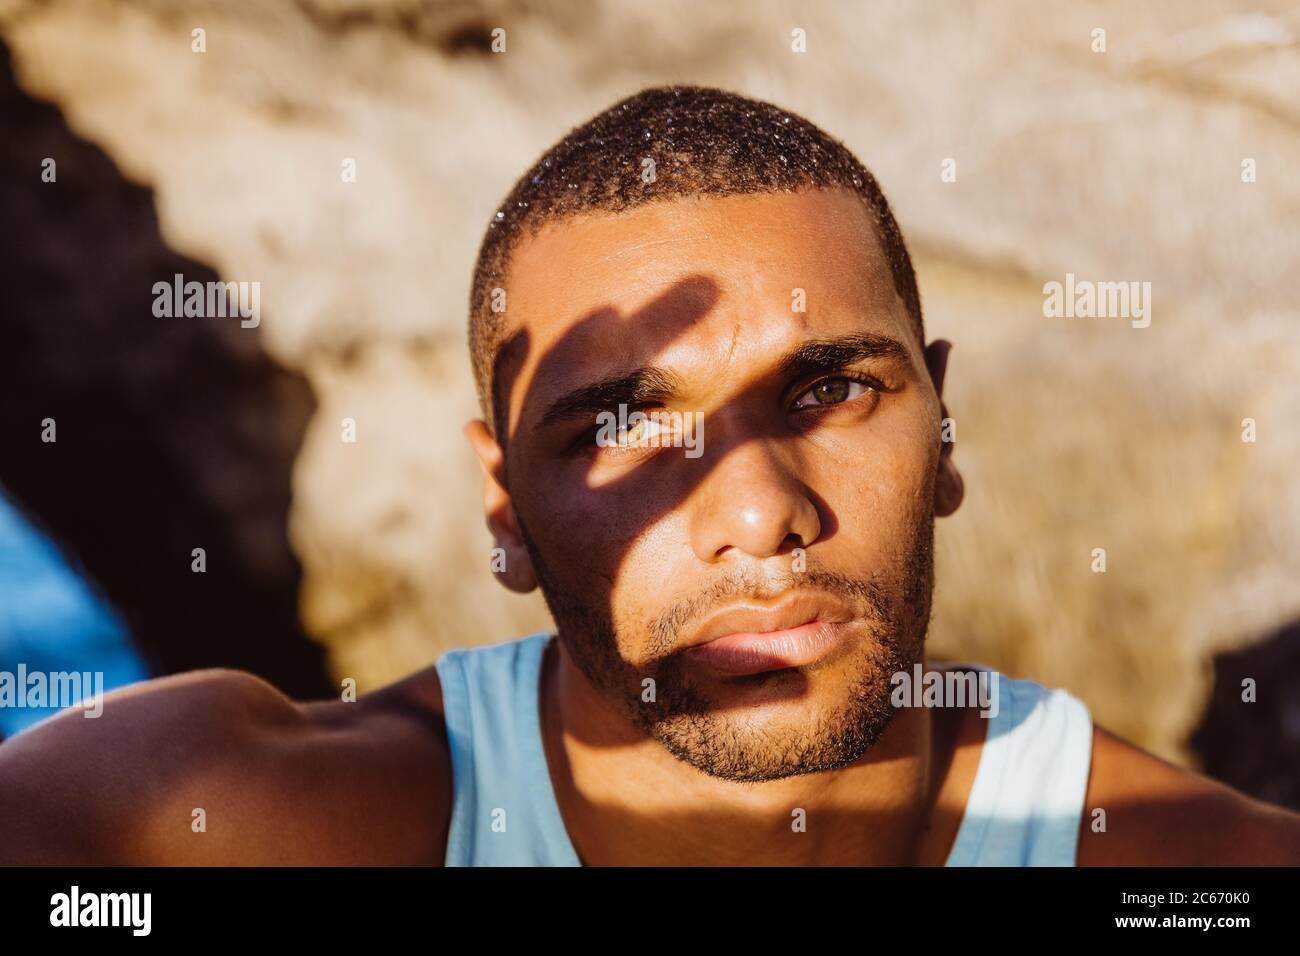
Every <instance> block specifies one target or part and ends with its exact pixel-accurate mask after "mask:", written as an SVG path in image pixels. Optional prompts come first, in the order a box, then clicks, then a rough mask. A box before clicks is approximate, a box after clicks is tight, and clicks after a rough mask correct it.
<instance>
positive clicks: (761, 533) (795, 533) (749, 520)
mask: <svg viewBox="0 0 1300 956" xmlns="http://www.w3.org/2000/svg"><path fill="white" fill-rule="evenodd" d="M701 490H702V494H700V495H698V496H697V499H696V500H697V506H696V508H695V510H694V512H693V514H692V515H691V547H692V549H693V550H694V551H695V554H696V556H697V557H698V558H699V559H700V560H701V561H707V562H710V563H712V562H714V561H718V560H720V559H721V558H722V557H723V556H724V555H725V554H727V553H728V552H729V551H730V550H732V549H735V550H737V551H740V552H743V553H744V554H747V555H749V556H751V557H754V558H770V557H772V556H773V555H775V554H780V553H781V552H782V550H783V548H785V546H786V545H787V539H791V538H793V539H795V540H793V541H790V542H789V547H790V548H800V547H803V548H806V547H808V546H809V545H811V544H812V543H813V542H814V541H816V540H817V538H818V537H819V536H820V535H821V519H820V518H819V517H818V514H817V506H816V504H815V503H814V500H813V496H812V495H811V493H810V491H809V489H808V487H807V486H806V485H805V484H804V483H803V482H802V481H801V480H800V478H799V473H798V468H797V463H796V462H792V461H790V460H789V455H788V452H786V451H784V450H783V449H782V448H780V447H779V445H778V444H777V443H776V442H774V441H771V440H767V441H764V440H758V439H751V440H750V441H747V442H744V443H742V444H739V445H737V446H736V447H733V448H730V449H728V450H727V451H726V452H725V453H724V454H723V458H722V460H721V461H720V462H718V463H717V464H716V465H715V466H714V468H713V470H712V472H711V473H710V474H709V476H708V478H706V479H705V485H704V487H703V488H702V489H701Z"/></svg>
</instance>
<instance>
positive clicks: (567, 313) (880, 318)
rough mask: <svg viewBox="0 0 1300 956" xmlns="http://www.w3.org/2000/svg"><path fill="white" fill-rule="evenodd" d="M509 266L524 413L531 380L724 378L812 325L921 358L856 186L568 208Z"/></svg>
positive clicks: (820, 333)
mask: <svg viewBox="0 0 1300 956" xmlns="http://www.w3.org/2000/svg"><path fill="white" fill-rule="evenodd" d="M507 279H508V293H509V306H508V315H509V317H510V319H509V321H510V331H511V332H512V333H514V332H518V331H523V332H524V333H525V335H524V336H522V337H521V338H522V339H523V340H524V341H526V343H527V346H526V350H525V353H524V354H522V355H520V356H516V357H515V360H514V361H512V362H510V363H509V365H510V368H509V370H508V371H507V369H506V368H505V367H503V369H502V374H503V375H506V376H508V379H507V380H506V381H503V382H502V386H503V389H502V396H503V397H505V396H506V395H508V396H509V399H508V402H507V404H508V409H509V416H508V417H509V421H510V422H511V425H512V427H513V424H514V422H515V421H516V418H517V415H518V413H519V411H520V407H521V405H522V396H523V395H524V393H525V392H526V391H530V392H531V393H530V396H529V398H530V400H529V404H530V406H531V405H532V404H533V402H532V399H533V398H534V397H537V398H544V396H545V395H549V394H553V393H554V394H558V393H560V392H563V391H565V390H566V389H568V388H572V387H573V386H574V385H579V384H583V383H585V382H586V381H589V380H594V379H597V378H600V377H602V376H606V375H610V374H614V373H616V372H618V371H619V370H620V369H623V370H631V369H633V368H637V367H639V366H643V365H650V364H654V365H659V366H663V367H667V368H672V369H673V370H674V371H676V372H678V373H679V374H680V376H681V378H682V379H683V381H686V382H691V381H692V380H693V377H694V378H698V377H699V376H704V377H705V378H706V379H713V380H716V379H717V378H718V376H719V375H720V374H723V373H740V372H743V370H744V369H745V367H746V366H747V365H754V364H756V363H761V361H762V359H763V358H764V357H765V356H766V357H767V358H768V359H772V358H773V357H774V356H775V355H777V354H779V353H780V352H782V351H784V350H785V349H787V348H789V347H792V346H794V345H797V344H799V343H800V342H803V341H807V340H808V339H811V338H821V337H826V336H832V335H837V334H844V333H847V332H861V331H871V332H877V333H879V334H883V335H889V336H891V337H893V338H897V339H899V340H900V341H903V342H904V343H906V344H907V345H908V347H909V350H911V351H913V352H914V353H915V355H914V358H915V359H916V360H919V358H920V348H919V343H916V342H915V341H914V339H915V337H914V335H913V334H912V333H911V332H910V327H911V326H910V319H909V317H908V315H907V310H906V307H905V306H904V305H903V303H902V300H901V299H900V298H899V297H898V295H897V293H896V291H895V289H894V283H893V276H892V273H891V271H890V268H889V264H888V262H887V260H886V258H885V255H884V252H883V250H882V248H881V244H880V241H879V239H878V238H877V234H876V230H875V228H874V226H873V225H872V223H871V220H870V218H869V216H868V214H867V211H866V209H865V208H864V206H863V205H862V202H861V201H860V200H859V199H858V197H857V196H856V195H855V194H854V193H852V192H850V191H848V190H843V189H831V190H822V189H816V190H806V191H802V192H797V193H760V194H754V195H744V196H726V197H690V198H683V199H674V200H670V201H665V202H659V203H652V204H650V205H646V206H641V207H638V208H635V209H632V210H630V211H627V212H622V213H617V214H611V213H605V214H591V215H584V216H581V217H574V218H568V219H563V220H560V221H558V222H555V223H550V224H548V225H547V226H545V227H544V228H543V229H542V230H541V231H540V232H538V233H537V234H536V235H533V236H528V237H526V238H524V239H523V240H522V241H521V242H520V243H519V245H518V246H517V247H516V249H515V250H514V252H513V254H512V256H511V263H510V269H509V274H508V277H507ZM801 300H802V301H801ZM800 305H801V306H802V307H803V311H800V310H799V309H798V308H796V306H800ZM505 365H506V363H503V366H505ZM539 372H540V374H539ZM534 379H536V381H535V382H534ZM507 389H508V391H507Z"/></svg>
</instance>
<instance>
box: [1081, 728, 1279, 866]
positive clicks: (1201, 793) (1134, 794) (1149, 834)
mask: <svg viewBox="0 0 1300 956" xmlns="http://www.w3.org/2000/svg"><path fill="white" fill-rule="evenodd" d="M1098 811H1103V813H1098ZM1078 863H1079V865H1080V866H1296V865H1300V815H1297V814H1295V813H1292V812H1290V811H1288V810H1284V809H1281V808H1279V807H1274V806H1272V805H1270V804H1266V803H1263V802H1261V801H1259V800H1255V799H1253V798H1251V797H1248V796H1246V795H1244V794H1242V793H1239V792H1238V791H1236V790H1233V789H1231V788H1230V787H1227V786H1225V785H1223V784H1221V783H1219V782H1217V781H1214V780H1211V779H1209V778H1208V777H1205V776H1203V775H1201V774H1199V773H1195V772H1193V771H1190V770H1185V769H1183V768H1180V767H1175V766H1174V765H1172V764H1170V763H1167V762H1166V761H1164V760H1161V759H1160V758H1159V757H1156V756H1154V755H1153V754H1150V753H1148V752H1146V751H1144V750H1142V749H1141V748H1139V747H1136V746H1134V745H1133V744H1131V743H1129V742H1128V741H1126V740H1124V739H1123V738H1121V737H1119V736H1117V735H1115V734H1112V733H1111V732H1110V731H1107V730H1105V729H1104V728H1102V727H1095V728H1094V730H1093V748H1092V768H1091V771H1090V773H1089V777H1088V791H1087V798H1086V800H1085V804H1084V812H1083V819H1082V821H1081V825H1080V829H1079V849H1078Z"/></svg>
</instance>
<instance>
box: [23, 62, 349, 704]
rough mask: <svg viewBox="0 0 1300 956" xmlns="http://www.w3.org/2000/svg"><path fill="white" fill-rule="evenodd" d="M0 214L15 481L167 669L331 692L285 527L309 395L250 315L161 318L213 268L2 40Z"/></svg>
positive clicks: (307, 693) (307, 692)
mask: <svg viewBox="0 0 1300 956" xmlns="http://www.w3.org/2000/svg"><path fill="white" fill-rule="evenodd" d="M46 157H49V158H52V159H54V160H55V162H56V163H57V181H56V182H54V183H46V182H42V179H41V171H42V161H43V160H44V159H45V158H46ZM0 209H2V210H3V211H4V212H3V220H2V222H3V226H2V232H0V235H2V236H3V239H2V240H0V242H2V243H3V246H2V248H3V255H2V256H0V301H3V314H2V315H0V484H2V485H4V486H5V487H6V488H7V489H8V490H9V491H10V492H11V494H12V495H13V496H14V497H15V498H16V499H17V500H18V502H19V503H20V504H21V505H22V506H23V508H24V509H25V510H26V511H28V512H29V513H30V514H31V516H32V517H33V518H34V519H35V520H36V521H37V523H38V524H39V525H41V526H42V527H43V528H44V529H46V530H47V531H48V532H49V533H50V534H51V535H52V537H53V538H54V539H55V540H56V541H57V542H59V544H60V545H61V546H62V547H63V548H64V549H65V551H67V552H68V553H69V556H70V557H71V558H72V560H73V561H74V563H75V564H77V565H80V566H81V567H82V568H83V569H84V570H85V572H86V573H87V575H88V576H89V577H90V578H91V579H92V580H93V582H95V584H96V585H97V586H98V587H99V589H100V590H101V591H102V592H103V594H104V595H105V597H106V598H107V599H108V601H109V602H110V603H111V604H113V605H114V606H115V607H116V608H117V609H118V610H119V611H120V612H121V614H122V616H123V618H124V620H125V621H126V623H127V625H128V626H129V628H130V630H131V633H132V636H133V638H134V640H135V641H136V643H137V646H138V647H139V649H140V650H141V652H142V654H143V655H144V656H145V657H146V658H147V659H148V661H149V662H150V664H151V665H152V666H153V667H154V668H155V669H156V670H158V671H159V672H162V673H172V672H177V671H184V670H191V669H194V668H200V667H210V666H222V667H237V668H243V669H247V670H249V671H252V672H254V673H256V674H259V675H261V676H262V677H264V678H266V679H267V680H269V681H271V682H272V683H274V684H275V685H277V686H278V687H280V688H281V689H282V690H284V691H285V692H287V693H289V694H291V695H293V696H296V697H320V696H325V695H330V694H332V693H333V690H332V687H331V684H330V682H329V681H328V679H327V675H326V668H325V664H324V652H323V650H322V648H320V647H319V646H318V645H317V644H315V643H314V642H312V641H311V640H310V639H309V638H308V636H307V635H306V634H305V633H304V631H303V629H302V626H301V624H300V622H299V616H298V588H299V582H300V579H301V568H300V566H299V563H298V561H297V559H296V558H295V557H294V555H293V554H292V552H291V551H290V548H289V544H288V536H287V516H288V511H289V504H290V474H291V469H292V466H293V461H294V458H295V456H296V454H297V451H298V448H299V445H300V443H301V440H302V436H303V433H304V430H305V428H306V425H307V422H308V420H309V418H310V416H311V414H312V412H313V409H314V399H313V397H312V394H311V390H310V388H309V387H308V385H307V383H306V381H305V380H304V379H302V378H301V377H300V376H297V375H295V374H292V373H290V372H288V371H286V370H284V369H283V368H281V367H279V366H277V365H276V364H275V363H273V362H272V361H271V360H270V359H269V358H268V357H267V356H266V354H265V353H264V352H263V350H262V348H261V346H260V342H259V339H258V335H259V332H258V330H255V329H251V328H248V329H245V328H241V327H240V321H239V318H238V317H232V318H170V319H168V318H157V317H155V316H154V314H153V301H154V294H153V284H154V283H155V282H157V281H161V280H166V281H171V277H172V276H173V275H175V274H177V273H180V274H182V275H184V277H185V279H186V280H197V281H200V282H208V281H214V280H216V279H217V278H218V276H217V274H216V273H215V272H214V271H213V270H212V269H211V268H209V267H207V266H205V265H203V264H202V263H199V262H195V261H193V260H191V259H187V258H184V257H183V256H180V255H177V254H176V253H175V252H173V251H171V250H170V249H169V248H168V247H167V245H166V244H165V243H164V241H163V238H162V236H161V234H160V232H159V225H158V219H157V215H156V213H155V210H154V204H153V197H152V193H151V192H150V191H149V190H147V189H143V188H141V187H139V186H137V185H134V184H132V183H130V182H128V181H127V180H126V179H125V178H124V177H123V176H122V174H121V173H120V172H119V171H118V169H117V168H116V167H115V166H114V164H113V162H112V161H111V160H110V159H109V157H108V156H107V155H105V153H104V152H103V151H102V150H100V149H99V148H98V147H96V146H95V145H93V144H91V143H88V142H86V141H84V140H82V139H79V138H77V137H76V136H75V135H74V134H73V133H72V132H71V131H70V130H69V129H68V126H67V124H66V123H65V122H64V120H63V117H62V116H61V115H60V113H59V112H58V110H57V109H55V108H54V107H52V106H50V105H47V104H45V103H41V102H38V101H37V100H34V99H33V98H31V97H29V96H27V95H26V94H25V93H24V92H23V91H22V90H21V89H20V88H19V87H18V85H17V82H16V80H15V78H14V73H13V70H12V68H11V63H10V55H9V51H8V49H7V47H5V46H4V45H3V44H0ZM225 278H227V279H235V280H249V281H252V280H257V279H258V277H257V276H228V277H225ZM263 321H268V320H267V319H266V318H264V319H263ZM47 418H48V419H54V421H55V423H56V425H55V427H56V429H57V441H55V442H54V443H45V442H42V440H41V434H42V424H41V423H42V421H43V420H44V419H47ZM194 548H203V549H205V551H206V560H207V570H206V572H205V573H202V574H196V573H194V572H193V571H192V570H191V560H192V559H191V552H192V550H193V549H194Z"/></svg>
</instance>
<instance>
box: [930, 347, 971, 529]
mask: <svg viewBox="0 0 1300 956" xmlns="http://www.w3.org/2000/svg"><path fill="white" fill-rule="evenodd" d="M951 352H952V343H951V342H949V341H947V340H946V339H935V340H934V341H933V342H931V343H930V344H929V345H928V346H926V349H925V366H926V368H928V369H929V370H930V380H931V381H932V382H934V393H935V395H937V396H938V397H939V417H940V419H942V420H943V421H947V420H948V419H949V418H950V417H951V416H950V415H949V414H948V405H947V404H946V403H945V402H944V400H943V380H944V377H945V376H946V375H947V373H948V356H949V354H950V353H951ZM940 428H941V430H940V441H942V445H941V446H940V448H939V473H938V474H937V475H936V476H935V483H934V513H935V515H936V516H938V517H940V518H946V517H947V516H948V515H950V514H952V513H953V512H954V511H956V510H957V508H958V506H959V505H960V504H961V500H962V498H963V497H964V495H965V493H966V488H965V485H964V484H963V482H962V480H961V472H959V471H958V470H957V466H956V465H955V464H953V460H952V450H953V448H954V447H955V446H956V444H957V440H956V439H957V435H956V429H955V428H954V429H950V430H945V429H943V428H942V425H941V426H940ZM946 431H951V433H952V440H951V441H943V436H944V434H945V432H946Z"/></svg>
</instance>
